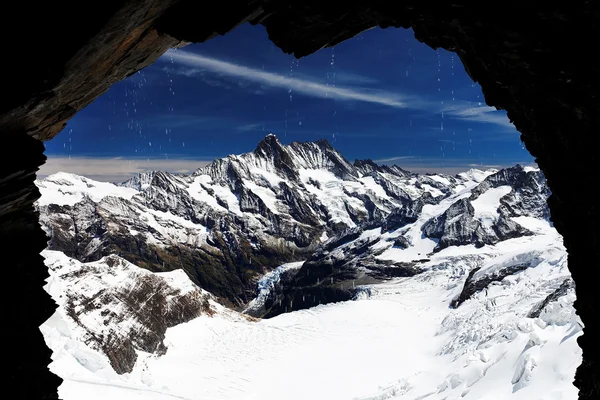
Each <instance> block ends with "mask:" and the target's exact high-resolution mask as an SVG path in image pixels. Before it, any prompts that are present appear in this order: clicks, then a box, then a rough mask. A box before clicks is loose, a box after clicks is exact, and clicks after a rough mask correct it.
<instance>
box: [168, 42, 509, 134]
mask: <svg viewBox="0 0 600 400" xmlns="http://www.w3.org/2000/svg"><path fill="white" fill-rule="evenodd" d="M167 58H168V59H169V60H171V58H172V59H173V61H174V62H175V63H176V64H177V67H176V68H172V67H169V68H170V69H169V71H170V72H172V73H176V74H179V75H182V76H187V77H196V78H198V79H201V80H202V81H203V82H205V83H207V84H209V85H211V86H221V87H225V88H232V87H239V88H248V87H249V85H250V83H252V84H255V85H258V89H253V91H254V92H255V93H257V94H262V93H264V92H265V91H266V90H267V89H268V88H278V89H285V90H290V89H291V90H292V91H293V92H294V93H301V94H303V95H306V96H312V97H318V98H329V99H332V100H345V101H357V102H367V103H374V104H380V105H384V106H388V107H393V108H406V109H413V110H419V111H424V112H426V113H439V112H443V113H444V114H445V115H446V116H447V117H449V118H452V119H457V120H462V121H472V122H479V123H487V124H493V125H497V126H501V127H504V128H510V129H512V130H515V129H514V126H513V125H512V123H511V122H510V121H509V119H508V117H507V116H506V113H505V112H503V111H498V110H496V109H495V108H493V107H488V106H485V105H483V106H474V105H473V104H472V103H470V102H466V101H454V102H452V104H450V105H445V106H441V107H440V103H438V102H433V101H431V100H427V99H425V98H423V97H422V96H419V95H415V94H409V93H398V92H393V91H389V90H382V89H377V88H371V87H367V86H366V85H368V84H376V83H377V80H375V79H373V78H370V77H365V76H362V75H357V74H353V73H350V72H339V73H337V74H336V81H337V82H338V84H339V83H342V85H341V86H340V85H337V86H332V85H329V84H325V83H323V82H322V81H319V80H318V79H317V78H315V77H311V76H310V75H299V76H296V77H290V76H286V75H282V74H278V73H275V72H269V71H266V70H264V69H257V68H252V67H248V66H245V65H241V64H238V63H235V62H231V61H224V60H220V59H217V58H214V57H207V56H203V55H199V54H196V53H191V52H188V51H184V50H177V51H173V50H170V51H168V52H167V53H165V55H164V56H163V58H162V59H163V60H166V59H167ZM215 75H217V76H225V77H229V78H235V80H231V81H222V80H218V79H215ZM352 84H355V85H358V86H352Z"/></svg>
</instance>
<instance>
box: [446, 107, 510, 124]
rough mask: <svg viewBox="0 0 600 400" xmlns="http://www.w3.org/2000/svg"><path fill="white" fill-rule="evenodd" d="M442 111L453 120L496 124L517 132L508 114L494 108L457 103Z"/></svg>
mask: <svg viewBox="0 0 600 400" xmlns="http://www.w3.org/2000/svg"><path fill="white" fill-rule="evenodd" d="M442 111H443V112H444V114H448V115H450V116H451V117H452V118H456V119H460V120H466V121H474V122H484V123H488V124H495V125H500V126H503V127H506V128H512V129H513V130H515V127H514V125H513V124H512V123H511V122H510V120H509V119H508V117H507V116H506V113H505V112H503V111H498V110H496V109H495V108H494V107H489V106H472V105H471V104H469V103H467V102H456V103H455V104H453V105H450V106H448V107H445V108H443V109H442Z"/></svg>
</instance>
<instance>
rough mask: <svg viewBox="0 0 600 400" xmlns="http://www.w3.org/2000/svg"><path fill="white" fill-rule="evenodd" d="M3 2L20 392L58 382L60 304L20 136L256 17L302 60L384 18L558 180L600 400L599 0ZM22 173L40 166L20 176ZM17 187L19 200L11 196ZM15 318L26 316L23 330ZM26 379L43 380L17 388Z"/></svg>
mask: <svg viewBox="0 0 600 400" xmlns="http://www.w3.org/2000/svg"><path fill="white" fill-rule="evenodd" d="M18 4H22V5H18ZM2 7H3V12H2V13H1V14H0V22H1V23H0V33H1V34H2V35H1V37H2V38H3V40H2V43H3V45H4V48H3V50H4V54H6V55H8V57H9V58H10V60H7V62H5V63H3V68H4V71H3V74H2V76H3V78H4V79H5V80H6V83H7V84H5V85H3V96H2V100H0V135H1V136H2V138H3V143H2V144H3V151H4V152H7V153H10V155H11V156H16V155H22V158H23V160H21V161H22V162H23V163H25V164H24V165H26V168H23V167H18V163H17V162H15V163H11V162H7V161H6V160H12V158H6V159H5V160H2V164H1V167H2V168H1V169H0V176H1V177H2V186H1V187H0V199H2V201H3V202H2V203H1V204H0V209H1V210H2V215H3V217H2V218H3V219H2V225H1V227H2V238H3V239H4V240H3V242H2V244H1V246H2V247H3V250H5V249H15V248H20V249H21V250H20V251H19V252H18V254H16V253H15V252H14V251H13V252H12V253H11V252H10V251H4V252H3V256H4V259H5V260H7V262H6V264H5V265H6V267H5V269H6V270H7V275H5V279H7V281H8V282H10V285H9V288H8V290H7V291H5V294H6V295H7V296H8V299H11V300H12V301H13V302H14V303H15V304H17V307H16V308H15V309H13V310H11V312H13V311H14V312H15V313H16V314H14V315H12V314H11V315H10V318H9V319H8V320H7V321H15V322H14V323H11V322H8V323H9V325H10V326H15V329H14V331H13V332H15V333H14V334H15V335H17V336H18V338H17V339H15V340H25V341H26V342H27V343H28V346H21V347H19V346H10V350H9V351H17V350H12V349H18V351H31V357H25V356H23V357H22V358H21V359H20V361H18V362H17V361H15V362H14V364H12V365H14V366H15V367H14V375H12V378H11V379H12V380H13V382H14V384H15V386H16V387H17V388H28V389H21V390H45V389H43V388H46V389H48V390H49V391H51V390H50V389H49V388H51V387H53V386H55V384H56V383H57V382H58V380H56V378H53V377H51V376H50V375H49V374H47V373H43V371H45V369H44V365H45V364H47V361H48V358H47V354H48V351H47V350H45V349H42V348H41V347H43V343H42V342H41V339H40V335H39V333H38V330H37V326H39V324H40V323H41V322H42V321H43V320H44V319H45V317H46V316H47V315H48V312H49V311H48V310H49V308H48V307H50V308H52V307H51V306H49V305H48V301H49V300H48V298H47V297H45V296H44V295H43V293H42V290H41V285H42V284H43V282H42V281H41V279H42V278H41V276H42V275H43V274H44V273H45V272H43V268H44V267H43V264H42V260H41V259H40V257H39V256H38V255H37V254H38V253H39V250H41V248H42V247H43V245H41V243H42V242H43V240H42V236H41V235H42V233H41V231H40V230H39V229H38V228H37V227H36V226H35V219H36V217H35V214H34V213H33V210H32V208H31V201H32V200H33V199H34V198H35V196H36V195H37V191H36V189H35V188H34V186H33V183H32V180H33V176H32V175H31V174H32V172H31V171H34V170H35V168H36V167H37V165H39V164H40V163H41V162H43V161H40V160H41V158H39V157H41V150H40V147H39V146H40V145H39V144H38V145H34V144H25V143H21V144H20V146H21V147H20V148H19V149H20V150H18V146H17V147H14V146H13V145H12V142H11V140H12V139H11V136H10V135H11V134H12V135H15V134H19V133H29V134H30V135H31V136H34V137H36V138H39V139H43V140H46V139H50V138H52V137H53V136H55V135H56V134H57V133H58V132H59V131H60V130H61V129H62V128H63V127H64V124H65V122H66V121H67V120H68V119H69V118H70V117H72V116H73V115H74V114H75V112H77V111H78V110H80V109H81V108H83V107H85V106H86V105H87V104H89V103H90V102H91V101H92V100H93V99H94V98H96V97H98V96H99V95H100V94H102V93H103V92H104V91H105V90H106V89H108V87H109V86H110V85H111V84H112V83H115V82H117V81H118V80H120V79H123V78H125V77H126V76H128V75H130V74H132V73H134V72H135V71H136V70H138V69H141V68H143V67H145V66H146V65H149V64H150V63H151V62H153V61H154V60H155V59H156V58H157V57H158V56H159V55H160V54H162V52H164V51H165V50H166V49H167V48H168V47H170V46H175V45H178V44H180V43H182V41H183V42H185V41H204V40H207V39H210V38H211V37H213V36H215V35H217V34H225V33H226V32H227V31H229V30H230V29H232V28H234V27H235V26H237V25H238V24H240V23H243V22H245V21H250V22H252V23H254V24H258V23H260V24H263V25H264V26H265V27H266V28H267V30H268V33H269V37H270V39H271V40H272V41H273V42H274V43H275V44H276V45H277V46H279V47H280V48H282V49H283V51H285V52H288V53H294V54H295V55H296V56H298V57H301V56H306V55H309V54H311V53H313V52H315V51H317V50H319V49H320V48H322V47H324V46H328V45H334V44H336V43H339V42H341V41H343V40H346V39H348V38H350V37H353V36H355V35H356V34H358V33H360V32H361V31H363V30H365V29H368V28H371V27H375V26H380V27H382V28H388V27H404V28H409V27H412V28H413V29H414V32H415V36H416V38H417V39H418V40H420V41H422V42H424V43H426V44H428V45H429V46H431V47H432V48H439V47H442V48H445V49H447V50H450V51H454V52H455V53H456V54H458V56H459V57H460V58H461V60H462V61H463V64H464V66H465V69H466V70H467V72H468V73H469V75H470V76H471V77H472V78H473V79H474V80H475V81H477V82H479V83H480V84H481V86H482V89H483V93H484V95H485V98H486V102H487V103H488V104H489V105H492V106H495V107H497V108H501V109H505V110H507V112H508V116H509V118H510V119H511V120H512V121H513V122H514V124H515V126H516V127H517V129H518V130H519V131H520V132H521V133H522V136H521V137H522V139H523V141H524V142H525V145H526V146H527V149H528V150H529V151H530V152H531V154H533V155H534V156H535V157H536V160H537V162H538V165H539V166H540V167H541V169H542V170H543V172H544V174H545V176H546V177H547V179H548V185H549V187H550V188H551V190H552V196H551V197H550V199H549V205H550V210H551V214H552V220H553V222H554V225H555V226H556V228H557V229H558V231H559V232H560V233H561V234H562V235H563V237H564V242H565V245H566V247H567V249H568V252H569V268H570V270H571V273H572V275H573V279H574V281H575V283H576V291H577V301H576V303H575V307H576V308H577V311H578V313H579V315H580V316H581V318H582V320H583V322H584V324H585V329H584V335H583V336H582V337H580V338H579V344H580V346H581V347H582V349H583V351H584V361H583V364H582V366H581V367H579V369H578V370H577V375H576V380H575V384H576V385H577V387H579V389H580V398H581V399H593V398H598V397H600V345H599V344H597V343H594V338H597V337H600V310H599V300H598V297H597V295H596V293H595V279H594V277H595V276H594V275H595V269H596V267H597V266H598V260H599V259H600V257H599V256H600V234H598V228H597V227H598V225H599V224H600V209H599V206H598V202H597V200H596V199H595V196H594V190H595V189H594V185H595V181H596V179H597V176H596V169H597V168H596V165H595V160H596V153H597V151H598V144H600V143H599V142H600V140H599V139H598V132H599V129H600V100H599V98H598V91H599V89H598V88H600V69H599V67H598V65H597V64H596V63H595V61H594V60H595V58H596V54H595V51H594V50H595V48H596V46H595V45H596V43H597V41H598V38H600V10H599V8H600V4H599V2H594V1H585V0H571V1H565V2H559V3H552V2H550V3H544V4H543V5H540V4H539V3H538V2H524V1H512V0H510V1H504V2H502V3H494V4H488V3H484V2H475V1H467V0H458V1H453V2H451V3H445V4H440V3H439V2H432V1H414V0H413V1H402V2H400V1H396V2H392V1H383V0H372V1H368V2H367V1H364V2H358V3H351V4H350V3H347V4H346V3H344V4H343V5H340V4H339V3H337V2H323V1H317V0H286V1H283V0H246V1H244V0H230V1H221V2H219V3H218V4H216V5H215V4H212V5H211V7H210V8H209V7H208V6H207V5H206V4H205V3H203V2H198V1H194V0H180V1H177V0H165V1H158V0H155V1H153V0H122V1H117V0H111V1H108V2H102V3H85V4H84V3H81V2H75V1H65V2H60V4H58V3H56V2H47V4H41V3H39V4H37V3H36V4H35V6H32V5H31V4H28V3H25V2H23V3H16V2H12V3H10V5H3V6H2ZM25 38H33V39H34V40H33V41H32V42H27V41H26V40H25ZM13 150H14V151H13ZM19 151H20V153H19ZM36 157H38V158H36ZM24 170H27V171H30V172H31V174H30V175H27V174H25V175H23V173H22V172H21V173H19V172H18V171H24ZM19 191H21V192H20V193H22V196H23V198H24V200H23V201H21V202H18V201H15V198H16V197H14V194H15V193H19ZM15 204H18V207H17V208H15V207H14V205H15ZM19 238H20V240H19ZM25 238H27V240H25ZM17 245H18V246H21V247H18V246H17ZM36 270H37V271H39V272H35V271H36ZM35 274H39V275H35ZM20 285H22V286H21V287H19V286H20ZM25 288H27V289H26V290H25ZM17 289H18V290H17ZM23 293H27V296H26V297H24V296H23ZM36 296H37V297H36ZM16 299H19V300H16ZM7 301H9V300H7ZM5 304H6V303H5ZM31 304H36V307H35V311H30V308H28V307H29V305H31ZM16 310H18V311H16ZM19 323H20V324H24V325H22V327H21V328H17V324H19ZM3 334H6V333H3ZM26 338H29V341H27V340H26ZM21 343H22V342H21ZM23 349H27V350H23ZM36 349H37V350H36ZM34 366H35V367H34ZM26 377H28V378H27V381H28V382H31V381H32V380H35V381H36V382H39V385H35V388H32V386H34V385H28V384H23V385H21V383H22V382H25V381H26ZM44 382H46V383H47V384H48V386H45V384H44ZM19 390H20V389H17V390H16V391H17V393H18V392H19ZM25 398H33V397H31V396H25Z"/></svg>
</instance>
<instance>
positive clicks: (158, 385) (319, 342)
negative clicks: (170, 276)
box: [42, 227, 581, 400]
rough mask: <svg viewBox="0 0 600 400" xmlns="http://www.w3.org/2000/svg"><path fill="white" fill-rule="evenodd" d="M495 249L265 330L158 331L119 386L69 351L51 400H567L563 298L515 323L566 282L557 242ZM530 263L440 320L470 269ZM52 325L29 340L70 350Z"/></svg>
mask: <svg viewBox="0 0 600 400" xmlns="http://www.w3.org/2000/svg"><path fill="white" fill-rule="evenodd" d="M504 246H505V248H504V249H501V251H498V253H502V254H503V255H498V253H497V252H495V251H494V250H497V249H492V247H493V246H490V247H489V248H488V249H487V250H486V249H475V248H472V249H470V250H469V249H467V248H463V249H462V250H461V251H460V252H458V253H456V252H455V253H453V254H451V255H450V254H446V255H442V254H438V255H437V259H432V260H430V261H429V262H428V263H426V265H425V266H424V267H423V268H424V272H423V273H422V274H419V275H416V276H414V277H411V278H401V279H395V280H392V281H389V282H388V283H384V284H379V285H373V286H371V296H370V297H369V298H367V299H363V300H357V301H352V302H344V303H334V304H328V305H323V306H318V307H314V308H311V309H308V310H302V311H296V312H292V313H288V314H282V315H280V316H277V317H275V318H272V319H268V320H248V319H245V318H242V317H236V316H235V314H234V313H229V314H227V313H218V314H217V315H215V316H201V317H198V318H196V319H193V320H191V321H189V322H187V323H183V324H180V325H178V326H175V327H173V328H169V329H168V330H167V333H166V338H165V343H166V344H167V347H168V351H167V352H166V354H165V355H163V356H155V355H150V354H144V353H140V355H139V361H138V363H137V364H136V366H135V368H134V370H133V371H132V372H131V373H130V374H124V375H116V374H111V373H110V372H109V370H107V368H106V366H105V364H103V363H102V360H101V357H99V356H98V355H97V354H96V353H94V351H93V350H91V349H88V348H86V346H85V345H83V344H81V343H78V344H77V347H78V349H77V351H73V350H72V348H71V349H70V350H69V351H57V350H55V358H54V359H55V361H54V362H53V363H52V364H51V366H50V368H51V370H52V371H54V372H55V373H57V374H58V375H60V376H61V377H63V378H64V379H65V382H64V383H63V385H62V386H61V387H60V391H59V392H60V395H61V398H63V399H66V400H69V399H79V398H81V397H83V396H85V397H86V398H88V399H90V400H93V399H105V398H107V397H110V398H111V399H113V400H118V399H131V398H152V399H173V398H178V399H215V400H216V399H261V400H269V399H282V398H285V399H307V398H314V399H324V400H336V399H361V400H376V399H391V398H398V399H423V398H426V399H432V400H433V399H435V400H438V399H439V400H442V399H465V400H471V399H515V400H517V399H523V400H525V399H528V400H529V399H573V400H574V399H576V398H577V390H576V388H575V387H574V386H573V385H572V384H571V382H572V380H573V376H574V373H575V369H576V367H577V366H578V364H579V362H580V360H581V351H580V349H579V347H578V346H577V343H576V339H577V337H578V336H579V335H580V334H581V328H580V327H581V323H580V321H579V319H578V317H577V316H576V315H575V313H574V309H573V307H572V302H573V300H574V294H573V292H572V291H569V292H567V293H566V294H565V295H564V296H562V297H560V298H559V299H558V300H557V301H555V302H551V303H550V304H549V305H548V306H546V307H545V309H544V311H543V312H542V313H541V314H540V316H539V317H536V318H529V317H528V315H529V313H530V311H531V310H532V309H534V308H535V307H536V306H538V305H539V303H540V302H541V301H542V300H543V299H544V298H545V297H547V296H548V294H549V293H550V292H552V291H553V290H554V289H556V288H557V287H558V286H559V285H560V283H562V282H563V281H564V280H565V279H568V278H569V273H568V270H567V268H566V256H565V250H564V248H563V247H562V244H561V243H560V237H559V236H558V235H557V234H556V233H555V232H554V231H553V229H552V228H550V227H548V228H547V229H546V231H545V232H544V234H540V235H538V236H535V237H534V238H530V240H529V241H523V242H518V241H513V242H512V243H505V244H504ZM448 250H449V249H448ZM508 250H510V252H509V251H508ZM532 258H536V259H537V263H536V264H535V266H534V267H532V268H528V269H526V270H525V271H522V272H520V273H518V274H515V275H512V276H510V277H507V278H505V279H504V280H502V281H501V282H498V283H496V284H493V285H490V287H489V288H488V290H486V291H485V292H483V291H482V292H479V293H476V294H475V295H474V296H473V297H472V298H470V299H468V300H467V301H466V302H464V303H463V304H462V305H461V306H460V307H458V308H456V309H450V308H449V307H448V304H449V302H450V301H451V299H452V298H454V297H456V296H457V295H458V293H459V292H460V290H461V288H462V285H463V283H464V280H465V277H466V274H467V272H468V271H469V270H470V269H472V267H473V266H474V265H484V268H482V269H480V270H479V274H485V273H489V272H490V271H491V270H492V269H494V268H496V269H498V268H499V266H502V265H506V263H507V262H508V263H510V262H511V260H513V259H532ZM293 267H295V266H285V267H282V268H283V269H285V268H293ZM58 322H59V321H55V320H52V319H51V320H49V321H48V322H47V323H46V324H45V325H44V326H43V327H42V330H43V331H44V332H45V333H46V340H47V341H48V342H49V345H50V347H51V348H53V349H57V348H60V347H61V345H63V344H64V343H68V342H69V337H68V335H69V331H68V329H64V328H63V329H62V330H61V328H60V324H59V323H58ZM57 325H59V326H58V327H56V326H57ZM50 330H52V332H54V333H53V335H54V336H49V335H48V334H47V332H48V331H50ZM68 346H69V345H67V347H68ZM70 346H72V343H71V344H70Z"/></svg>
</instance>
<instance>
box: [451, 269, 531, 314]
mask: <svg viewBox="0 0 600 400" xmlns="http://www.w3.org/2000/svg"><path fill="white" fill-rule="evenodd" d="M527 268H529V265H527V264H518V265H511V266H508V267H506V268H502V269H500V270H498V271H496V272H494V273H491V274H486V275H484V276H482V277H480V278H478V279H476V278H474V277H475V274H476V273H477V272H478V271H479V268H473V269H472V270H471V272H469V275H468V276H467V280H466V281H465V284H464V286H463V289H462V291H461V292H460V294H459V295H458V297H457V298H456V299H454V300H452V302H451V303H450V307H452V308H456V307H458V306H460V305H461V304H462V303H464V302H465V301H466V300H469V299H470V298H471V296H473V295H474V294H475V293H477V292H481V291H482V290H484V289H487V288H488V286H490V284H491V283H493V282H500V281H501V280H502V279H504V278H506V277H507V276H510V275H514V274H516V273H517V272H519V271H523V270H525V269H527Z"/></svg>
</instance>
